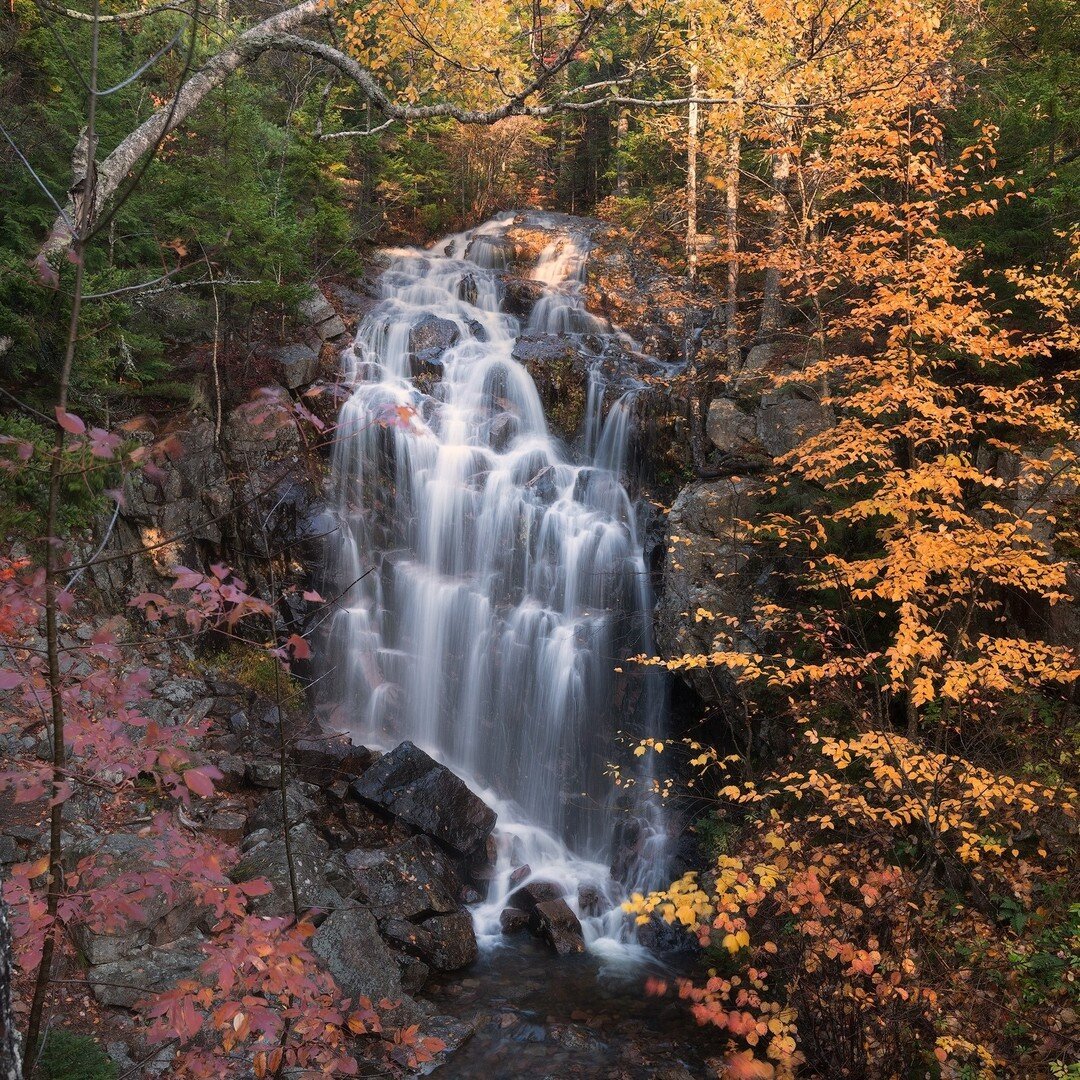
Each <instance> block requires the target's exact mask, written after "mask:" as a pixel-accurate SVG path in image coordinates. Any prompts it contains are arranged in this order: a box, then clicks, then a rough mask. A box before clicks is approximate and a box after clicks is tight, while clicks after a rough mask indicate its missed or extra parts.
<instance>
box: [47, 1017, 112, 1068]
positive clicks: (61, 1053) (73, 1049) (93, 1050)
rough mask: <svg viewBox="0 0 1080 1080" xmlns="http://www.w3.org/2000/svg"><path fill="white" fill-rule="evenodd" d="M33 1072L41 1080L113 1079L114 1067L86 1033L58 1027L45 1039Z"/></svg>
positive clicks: (110, 1060) (102, 1050)
mask: <svg viewBox="0 0 1080 1080" xmlns="http://www.w3.org/2000/svg"><path fill="white" fill-rule="evenodd" d="M35 1075H36V1076H39V1077H41V1080H116V1078H117V1075H118V1070H117V1068H116V1062H114V1061H113V1060H112V1059H111V1058H110V1057H109V1055H108V1054H106V1053H105V1051H104V1049H102V1047H101V1046H100V1045H98V1043H96V1042H94V1040H93V1039H91V1038H90V1036H89V1035H76V1034H75V1033H74V1032H71V1031H64V1030H62V1029H58V1030H56V1031H52V1032H50V1033H49V1037H48V1038H47V1039H46V1040H45V1046H44V1048H43V1049H42V1051H41V1057H40V1058H39V1059H38V1067H37V1069H36V1070H35Z"/></svg>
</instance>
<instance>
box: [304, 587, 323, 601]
mask: <svg viewBox="0 0 1080 1080" xmlns="http://www.w3.org/2000/svg"><path fill="white" fill-rule="evenodd" d="M304 599H305V600H310V601H311V602H312V603H313V604H321V603H323V602H324V601H323V598H322V597H321V596H320V595H319V594H318V593H317V592H316V591H315V590H314V589H308V590H306V591H305V592H304Z"/></svg>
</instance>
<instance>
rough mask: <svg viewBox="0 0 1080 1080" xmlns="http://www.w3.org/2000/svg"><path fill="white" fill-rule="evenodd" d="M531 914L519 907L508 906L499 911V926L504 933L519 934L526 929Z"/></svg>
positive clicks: (530, 919) (508, 934)
mask: <svg viewBox="0 0 1080 1080" xmlns="http://www.w3.org/2000/svg"><path fill="white" fill-rule="evenodd" d="M531 921H532V916H531V915H530V914H529V913H528V912H527V911H522V910H521V908H514V907H508V908H503V909H502V911H500V912H499V928H500V929H501V930H502V932H503V933H504V934H506V935H507V936H510V935H511V934H520V933H521V932H522V931H524V930H528V928H529V923H530V922H531Z"/></svg>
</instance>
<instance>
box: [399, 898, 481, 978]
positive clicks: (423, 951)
mask: <svg viewBox="0 0 1080 1080" xmlns="http://www.w3.org/2000/svg"><path fill="white" fill-rule="evenodd" d="M379 929H380V930H381V931H382V935H383V937H384V938H385V939H386V940H387V941H388V942H390V944H392V945H394V946H395V947H397V948H400V949H403V950H404V951H405V952H408V953H411V954H412V955H413V956H417V957H419V958H420V959H421V960H423V961H424V962H425V963H426V964H428V965H429V966H430V967H432V968H434V969H435V970H436V971H457V970H459V969H460V968H463V967H467V966H468V965H469V964H471V963H472V962H473V961H474V960H475V959H476V956H477V946H476V934H475V932H474V931H473V925H472V919H471V918H470V917H469V914H468V913H467V912H464V911H458V912H454V913H453V914H450V915H432V916H429V917H428V918H426V919H423V920H422V921H421V922H419V923H412V922H408V921H407V920H405V919H390V920H387V921H386V922H383V923H381V924H380V927H379Z"/></svg>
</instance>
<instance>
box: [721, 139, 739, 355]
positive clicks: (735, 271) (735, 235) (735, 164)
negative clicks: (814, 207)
mask: <svg viewBox="0 0 1080 1080" xmlns="http://www.w3.org/2000/svg"><path fill="white" fill-rule="evenodd" d="M739 119H741V118H738V119H736V120H735V121H734V122H733V123H732V125H731V131H730V132H729V134H728V142H727V148H726V150H725V152H724V224H725V228H726V232H727V299H726V303H725V305H724V327H725V332H724V341H725V345H726V351H727V370H728V375H737V374H738V373H739V368H740V367H741V365H742V358H741V354H740V351H739V327H738V317H739V161H740V154H741V144H742V133H741V131H740V124H739Z"/></svg>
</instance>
